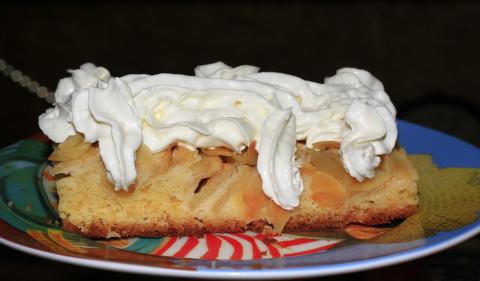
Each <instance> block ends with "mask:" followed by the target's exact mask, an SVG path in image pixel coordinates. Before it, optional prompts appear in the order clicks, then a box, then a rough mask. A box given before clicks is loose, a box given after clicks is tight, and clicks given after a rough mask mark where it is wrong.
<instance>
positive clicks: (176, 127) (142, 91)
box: [39, 62, 397, 209]
mask: <svg viewBox="0 0 480 281" xmlns="http://www.w3.org/2000/svg"><path fill="white" fill-rule="evenodd" d="M70 72H71V73H72V77H70V78H64V79H62V80H60V82H59V85H58V87H57V91H56V93H55V99H56V103H55V107H54V108H51V109H48V110H47V111H46V112H45V113H44V114H42V115H41V116H40V117H39V124H40V127H41V129H42V130H43V132H44V133H45V134H46V135H48V136H49V137H50V139H52V140H53V141H55V142H63V141H64V140H65V139H66V138H67V137H68V136H70V135H73V134H75V133H77V132H80V133H83V134H84V135H85V139H86V140H87V141H89V142H96V141H98V142H99V146H100V154H101V157H102V160H103V161H104V163H105V167H106V168H107V170H108V173H109V179H110V180H111V181H112V182H114V183H115V186H116V188H117V189H125V190H127V189H128V186H129V185H131V184H132V183H134V181H135V178H136V170H135V151H136V149H138V147H139V146H140V145H141V144H142V143H144V144H145V145H147V146H148V147H149V148H150V150H152V151H153V152H158V151H162V150H164V149H166V148H168V147H169V146H170V145H171V144H179V145H183V146H186V147H188V148H190V149H192V150H193V149H195V148H214V147H228V148H230V149H232V150H234V151H237V152H241V151H242V150H243V149H245V148H246V147H248V145H249V144H250V143H252V142H253V141H255V142H256V150H257V151H258V154H259V155H258V163H257V169H258V171H259V174H260V176H261V178H262V181H263V190H264V192H265V194H266V195H267V196H269V197H270V198H272V200H274V202H276V203H277V204H278V205H280V206H281V207H282V208H284V209H293V208H295V207H297V206H298V204H299V197H300V195H301V193H302V192H303V183H302V179H301V177H300V173H299V167H298V166H297V162H295V158H294V155H295V149H296V148H295V147H296V146H295V144H296V142H297V140H305V141H306V144H307V146H308V147H310V148H312V147H313V144H314V143H317V142H323V141H336V142H339V143H340V156H341V159H342V161H343V163H344V166H345V169H346V170H347V171H348V173H349V174H350V175H352V176H353V177H355V178H356V179H357V180H359V181H362V180H363V179H364V178H365V177H367V178H372V177H373V176H374V169H375V168H376V167H377V166H378V165H379V164H380V157H379V156H380V155H382V154H387V153H389V152H391V151H392V149H393V147H394V145H395V141H396V138H397V128H396V123H395V115H396V111H395V108H394V106H393V104H392V103H391V101H390V99H389V97H388V95H387V94H386V93H385V91H384V88H383V85H382V83H381V82H380V81H378V80H377V79H376V78H375V77H373V76H372V75H371V74H370V73H368V72H367V71H364V70H359V69H355V68H342V69H340V70H338V71H337V73H336V75H334V76H333V77H330V78H326V79H325V83H324V84H320V83H315V82H310V81H306V80H303V79H301V78H298V77H295V76H291V75H287V74H282V73H274V72H259V68H258V67H255V66H249V65H243V66H239V67H236V68H232V67H230V66H228V65H226V64H224V63H222V62H217V63H213V64H208V65H202V66H198V67H197V68H195V76H185V75H177V74H158V75H152V76H150V75H127V76H124V77H121V78H112V77H110V73H109V72H108V71H107V70H106V69H105V68H102V67H95V66H94V65H93V64H84V65H82V66H81V67H80V69H78V70H72V71H70Z"/></svg>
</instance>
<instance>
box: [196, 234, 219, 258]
mask: <svg viewBox="0 0 480 281" xmlns="http://www.w3.org/2000/svg"><path fill="white" fill-rule="evenodd" d="M205 240H206V242H207V248H208V251H207V252H206V253H205V254H204V255H203V256H202V257H201V259H208V260H213V259H216V258H217V257H218V252H219V251H220V247H221V246H222V240H220V238H217V237H215V235H212V234H206V235H205Z"/></svg>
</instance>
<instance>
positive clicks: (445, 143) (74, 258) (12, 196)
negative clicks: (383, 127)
mask: <svg viewBox="0 0 480 281" xmlns="http://www.w3.org/2000/svg"><path fill="white" fill-rule="evenodd" d="M398 126H399V131H400V135H399V141H400V143H401V145H402V146H403V147H404V148H405V149H406V150H407V151H408V153H409V154H429V155H431V156H432V158H433V161H434V163H435V164H436V165H437V166H438V167H439V168H441V169H444V168H448V169H445V170H441V171H447V172H451V173H460V174H459V175H463V174H462V173H464V172H463V171H465V173H464V174H468V178H467V179H466V181H465V184H466V185H469V186H474V187H480V169H478V168H480V150H479V149H478V148H476V147H474V146H472V145H470V144H467V143H465V142H463V141H461V140H459V139H456V138H454V137H451V136H448V135H445V134H443V133H440V132H437V131H434V130H431V129H428V128H425V127H421V126H418V125H415V124H412V123H408V122H405V121H399V122H398ZM48 153H49V146H48V145H47V144H46V143H45V142H41V141H35V140H22V141H19V142H17V143H15V144H13V145H11V146H8V147H6V148H4V149H2V150H0V180H1V182H0V196H1V200H0V218H1V220H0V242H1V243H2V244H4V245H6V246H9V247H12V248H14V249H17V250H20V251H22V252H26V253H29V254H32V255H36V256H40V257H43V258H48V259H52V260H56V261H60V262H65V263H70V264H76V265H81V266H87V267H93V268H100V269H108V270H115V271H123V272H131V273H142V274H151V275H163V276H176V277H195V278H232V279H236V278H238V279H287V278H300V277H311V276H326V275H333V274H339V273H349V272H355V271H360V270H366V269H373V268H379V267H383V266H388V265H392V264H396V263H400V262H405V261H409V260H412V259H416V258H420V257H424V256H427V255H430V254H433V253H436V252H439V251H442V250H444V249H447V248H449V247H451V246H453V245H456V244H458V243H460V242H462V241H465V240H467V239H469V238H471V237H473V236H474V235H476V234H477V233H479V232H480V219H479V218H478V209H475V208H476V207H478V204H477V202H478V201H475V200H479V199H478V193H479V192H478V190H479V188H476V189H475V188H473V189H471V190H473V191H472V192H476V193H472V194H473V195H471V196H469V197H468V198H466V197H462V198H463V199H461V200H467V201H469V202H462V201H461V200H460V199H459V200H460V202H455V204H456V205H452V206H454V207H451V206H450V205H449V206H447V208H444V209H448V211H449V213H455V212H456V211H455V208H456V207H455V206H463V205H462V204H465V205H468V204H470V205H472V204H473V207H474V209H471V208H470V209H469V213H465V214H466V215H464V213H462V212H460V211H459V212H460V213H459V214H460V217H459V218H464V217H465V220H462V219H458V218H457V219H456V220H454V221H455V223H453V225H452V221H449V217H448V216H447V217H445V216H441V215H432V216H429V217H428V220H430V221H435V224H432V225H434V226H438V227H431V226H430V227H426V226H428V225H429V224H423V225H424V229H422V231H423V232H422V234H421V235H418V233H417V232H414V231H412V233H408V234H409V235H407V236H408V237H409V238H408V239H403V238H402V239H397V240H388V239H387V240H385V239H384V240H382V239H380V240H375V239H374V240H372V241H370V240H368V241H360V240H355V239H352V238H346V237H343V236H341V237H332V236H327V235H325V234H322V235H319V234H307V235H301V234H285V235H282V236H275V237H265V236H263V235H258V234H255V233H252V232H246V233H238V234H215V235H206V236H204V237H202V238H195V237H180V238H174V237H165V238H161V239H145V238H135V239H123V240H112V241H101V240H92V239H86V238H83V237H80V236H78V235H76V234H73V233H68V232H63V231H62V230H61V229H60V228H59V225H60V223H59V218H58V215H57V213H56V202H57V197H56V193H55V186H54V183H53V179H52V178H51V176H50V175H49V167H48V165H47V162H46V160H45V159H46V156H47V155H48ZM451 168H462V169H451ZM440 175H441V174H436V176H435V177H437V176H440ZM432 177H434V176H433V174H432ZM447 178H448V180H445V184H450V185H452V184H453V185H455V181H456V178H455V177H453V179H452V176H449V177H447ZM458 184H461V183H458ZM459 188H462V187H459ZM472 198H474V199H472ZM472 200H473V201H472ZM457 201H458V200H457ZM438 202H440V204H447V203H444V201H438ZM472 202H473V203H472ZM448 204H449V203H448ZM459 204H460V205H459ZM443 207H446V206H443ZM421 208H422V206H421ZM423 208H426V207H423ZM456 209H462V210H461V211H464V210H463V208H456ZM427 213H428V212H427ZM432 214H433V213H432ZM435 214H436V213H435ZM416 219H417V220H422V219H425V217H424V218H418V217H417V218H416ZM415 223H417V225H420V224H422V223H423V221H417V222H415V219H413V220H409V219H407V220H406V221H405V222H403V223H402V224H400V225H399V226H398V227H396V228H394V230H395V229H396V230H397V232H399V230H403V233H402V234H406V233H405V231H404V230H405V229H409V228H405V227H403V228H400V227H402V226H405V225H408V224H415ZM445 225H450V226H451V227H449V228H445V227H444V226H445ZM400 232H401V231H400ZM389 233H394V231H393V230H391V231H390V232H389ZM407 236H405V235H403V236H402V237H404V238H405V237H407ZM381 237H383V236H380V238H381ZM272 239H273V241H274V242H269V241H271V240H272Z"/></svg>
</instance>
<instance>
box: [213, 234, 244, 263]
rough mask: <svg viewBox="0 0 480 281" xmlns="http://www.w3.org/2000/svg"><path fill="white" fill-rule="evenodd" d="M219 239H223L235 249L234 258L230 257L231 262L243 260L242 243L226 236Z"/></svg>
mask: <svg viewBox="0 0 480 281" xmlns="http://www.w3.org/2000/svg"><path fill="white" fill-rule="evenodd" d="M217 236H218V237H221V238H222V239H225V241H227V242H228V243H230V245H232V247H233V253H232V256H231V257H230V259H231V260H240V259H242V256H243V247H242V244H240V242H238V241H237V240H235V239H233V238H232V237H228V236H224V235H217Z"/></svg>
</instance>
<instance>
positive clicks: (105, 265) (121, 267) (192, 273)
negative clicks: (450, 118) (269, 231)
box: [0, 119, 480, 280]
mask: <svg viewBox="0 0 480 281" xmlns="http://www.w3.org/2000/svg"><path fill="white" fill-rule="evenodd" d="M398 123H399V126H407V127H410V126H411V127H413V128H414V129H421V130H425V131H427V132H428V133H435V134H439V135H441V136H442V137H443V138H446V139H448V140H449V141H455V142H460V143H461V144H462V146H467V147H469V149H471V148H473V149H479V148H478V147H477V146H475V145H473V144H471V143H468V142H466V141H464V140H461V139H459V138H457V137H455V136H451V135H449V134H446V133H444V132H441V131H437V130H435V129H432V128H428V127H425V126H422V125H418V124H415V123H411V122H408V121H404V120H400V119H399V120H398ZM407 150H408V149H407ZM425 153H428V152H425ZM439 166H442V165H439ZM478 168H480V167H478ZM2 221H3V220H2ZM4 222H5V223H7V222H6V221H4ZM7 224H8V223H7ZM8 225H9V227H12V226H11V225H10V224H8ZM465 228H467V229H465ZM455 231H461V232H460V233H458V234H455V235H454V236H452V237H448V238H446V239H444V240H440V241H437V242H433V244H428V243H427V244H425V245H422V246H419V247H416V248H412V249H409V250H403V251H399V252H394V253H391V254H388V255H385V256H381V257H375V258H366V259H364V260H356V261H349V262H340V263H334V264H323V265H322V264H319V265H309V266H298V267H286V268H262V269H250V268H239V269H222V268H201V267H200V268H195V269H194V270H186V269H181V268H178V269H177V268H168V267H156V266H151V265H142V264H134V263H129V262H123V261H115V260H101V259H98V258H89V257H76V256H69V255H64V254H59V253H54V252H50V251H48V250H42V249H36V248H33V247H29V246H27V245H23V244H21V243H17V242H13V241H11V240H8V239H6V238H4V237H2V235H1V233H0V244H3V245H5V246H7V247H9V248H12V249H15V250H19V251H21V252H23V253H27V254H31V255H34V256H37V257H41V258H45V259H48V260H53V261H57V262H63V263H67V264H72V265H77V266H85V267H89V268H95V269H103V270H112V271H117V272H128V273H137V274H149V275H155V276H172V277H187V278H198V279H200V278H213V279H221V278H226V277H228V278H230V279H258V278H261V279H264V280H266V279H290V278H300V277H314V276H318V277H320V276H330V275H335V274H340V273H353V272H358V271H363V270H370V269H376V268H380V267H385V266H389V265H394V264H398V263H402V262H406V261H411V260H415V259H418V258H422V257H425V256H428V255H432V254H435V253H438V252H440V251H442V250H445V249H447V248H450V247H452V246H454V245H457V244H459V243H461V242H463V241H466V240H468V239H470V238H472V237H473V236H475V235H477V234H478V233H480V218H479V217H477V220H476V221H474V222H473V223H471V224H468V225H466V226H464V227H462V228H460V229H457V230H455ZM427 240H428V238H427ZM172 259H174V258H173V257H172Z"/></svg>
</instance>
